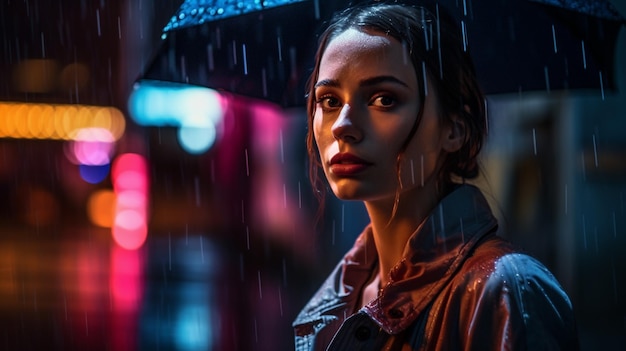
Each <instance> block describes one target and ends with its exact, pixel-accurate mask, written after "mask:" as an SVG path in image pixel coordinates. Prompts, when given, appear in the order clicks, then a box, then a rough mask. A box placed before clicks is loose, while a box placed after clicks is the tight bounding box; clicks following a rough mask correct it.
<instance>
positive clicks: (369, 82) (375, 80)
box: [359, 76, 409, 88]
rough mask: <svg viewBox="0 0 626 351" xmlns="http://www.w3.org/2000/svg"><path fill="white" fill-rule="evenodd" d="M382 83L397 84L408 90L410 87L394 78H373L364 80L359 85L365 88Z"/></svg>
mask: <svg viewBox="0 0 626 351" xmlns="http://www.w3.org/2000/svg"><path fill="white" fill-rule="evenodd" d="M381 83H395V84H399V85H402V86H404V87H407V88H408V87H409V85H408V84H406V83H405V82H404V81H402V80H401V79H399V78H396V77H394V76H376V77H372V78H367V79H363V80H362V81H360V82H359V85H360V86H362V87H363V86H371V85H377V84H381Z"/></svg>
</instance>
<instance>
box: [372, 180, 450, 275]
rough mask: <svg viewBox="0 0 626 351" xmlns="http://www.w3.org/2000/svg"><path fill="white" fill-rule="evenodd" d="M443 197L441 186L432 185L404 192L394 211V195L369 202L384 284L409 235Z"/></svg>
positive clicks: (402, 251) (398, 260)
mask: <svg viewBox="0 0 626 351" xmlns="http://www.w3.org/2000/svg"><path fill="white" fill-rule="evenodd" d="M439 200H440V196H439V195H438V192H437V189H436V187H434V186H432V187H424V188H414V189H411V190H407V191H405V192H403V193H402V194H401V196H400V200H399V202H398V205H397V209H396V211H395V213H394V214H392V212H393V207H394V206H393V202H394V200H393V199H392V200H385V201H383V200H380V201H366V202H365V207H366V209H367V212H368V214H369V217H370V221H371V224H372V232H373V237H374V242H375V244H376V251H377V252H378V259H379V269H380V271H379V275H380V282H381V286H385V285H386V284H387V283H388V282H389V273H390V272H391V269H393V267H394V266H395V265H396V264H397V263H398V262H400V260H401V259H402V256H403V254H404V249H405V247H406V244H407V242H408V240H409V238H410V237H411V235H413V233H415V231H416V230H417V229H418V228H419V227H420V225H421V224H422V223H423V222H424V220H425V219H426V217H428V215H429V214H430V212H431V211H432V209H433V208H434V207H435V206H436V205H437V203H438V202H439Z"/></svg>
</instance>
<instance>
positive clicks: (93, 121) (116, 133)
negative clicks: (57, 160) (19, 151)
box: [0, 102, 126, 140]
mask: <svg viewBox="0 0 626 351" xmlns="http://www.w3.org/2000/svg"><path fill="white" fill-rule="evenodd" d="M89 128H99V129H104V130H107V131H108V132H109V133H110V135H111V136H112V137H113V140H118V139H119V138H120V137H121V136H122V135H123V134H124V130H125V129H126V120H125V119H124V115H123V114H122V112H121V111H120V110H118V109H117V108H115V107H107V106H87V105H52V104H35V103H17V102H0V138H15V139H54V140H75V139H76V138H77V137H81V133H85V132H82V130H85V129H89Z"/></svg>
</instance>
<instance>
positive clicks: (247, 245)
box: [246, 226, 250, 251]
mask: <svg viewBox="0 0 626 351" xmlns="http://www.w3.org/2000/svg"><path fill="white" fill-rule="evenodd" d="M246 248H247V249H248V251H249V250H250V228H249V227H248V226H246Z"/></svg>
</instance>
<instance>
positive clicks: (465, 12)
mask: <svg viewBox="0 0 626 351" xmlns="http://www.w3.org/2000/svg"><path fill="white" fill-rule="evenodd" d="M463 15H464V16H467V2H466V0H463Z"/></svg>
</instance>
